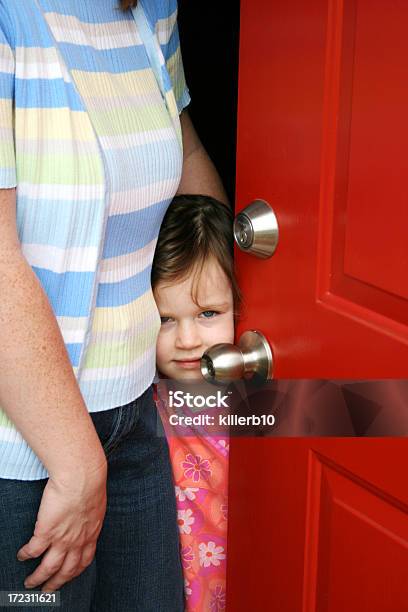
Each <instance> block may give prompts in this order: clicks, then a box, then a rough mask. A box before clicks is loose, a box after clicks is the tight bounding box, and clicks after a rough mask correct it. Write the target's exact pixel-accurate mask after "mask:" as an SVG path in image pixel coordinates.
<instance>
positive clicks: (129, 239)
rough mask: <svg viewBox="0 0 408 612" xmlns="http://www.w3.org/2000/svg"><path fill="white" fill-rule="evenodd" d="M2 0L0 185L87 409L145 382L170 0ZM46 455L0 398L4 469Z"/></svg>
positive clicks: (173, 175) (2, 473)
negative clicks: (12, 193)
mask: <svg viewBox="0 0 408 612" xmlns="http://www.w3.org/2000/svg"><path fill="white" fill-rule="evenodd" d="M118 5H119V3H118V1H117V0H12V1H7V0H6V1H1V0H0V188H11V187H15V186H16V187H17V224H18V231H19V237H20V240H21V244H22V249H23V252H24V255H25V257H26V258H27V260H28V262H29V263H30V265H31V266H32V268H33V270H34V272H35V273H36V275H37V277H38V278H39V280H40V282H41V284H42V286H43V288H44V290H45V292H46V293H47V296H48V298H49V300H50V303H51V305H52V308H53V310H54V313H55V315H56V317H57V320H58V323H59V326H60V329H61V332H62V335H63V338H64V341H65V344H66V347H67V350H68V353H69V357H70V360H71V363H72V366H73V368H74V371H75V374H76V376H77V379H78V382H79V385H80V389H81V391H82V394H83V396H84V399H85V402H86V404H87V407H88V409H89V410H90V411H99V410H107V409H109V408H113V407H116V406H120V405H123V404H126V403H128V402H131V401H132V400H133V399H135V398H136V397H138V396H139V395H140V394H141V393H142V392H143V391H144V390H145V389H146V388H147V387H148V386H149V385H150V383H151V382H152V380H153V377H154V372H155V344H156V337H157V333H158V330H159V326H160V318H159V315H158V312H157V308H156V305H155V302H154V299H153V295H152V291H151V286H150V271H151V263H152V259H153V253H154V248H155V244H156V239H157V235H158V232H159V228H160V224H161V221H162V218H163V216H164V213H165V211H166V209H167V206H168V204H169V202H170V200H171V198H172V197H173V195H174V194H175V192H176V190H177V186H178V183H179V181H180V176H181V168H182V147H181V131H180V121H179V117H178V115H179V112H181V110H182V109H183V108H184V107H185V106H186V105H187V104H188V102H189V95H188V91H187V88H186V84H185V79H184V73H183V66H182V61H181V55H180V49H179V38H178V30H177V22H176V17H177V4H176V0H139V2H138V7H137V9H136V10H135V11H133V13H132V11H127V12H125V13H124V12H122V11H120V10H119V6H118ZM47 475H48V474H47V471H46V469H45V467H44V466H43V465H42V464H41V462H40V461H39V459H38V458H37V457H36V456H35V454H34V453H33V451H32V450H31V449H30V448H29V447H28V445H27V444H26V442H25V441H24V439H23V438H22V436H21V435H20V433H19V432H18V431H17V430H16V429H15V428H14V426H13V424H12V423H11V422H10V420H9V419H8V418H7V417H6V415H5V413H4V412H2V411H1V410H0V477H3V478H17V479H21V480H35V479H39V478H45V477H46V476H47Z"/></svg>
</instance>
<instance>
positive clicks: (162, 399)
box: [156, 380, 228, 612]
mask: <svg viewBox="0 0 408 612" xmlns="http://www.w3.org/2000/svg"><path fill="white" fill-rule="evenodd" d="M167 399H168V396H167V389H166V381H165V380H161V381H160V382H159V384H158V388H157V392H156V403H157V407H158V410H159V413H160V415H161V417H162V421H163V424H164V428H165V431H166V434H167V438H168V442H169V448H170V457H171V462H172V466H173V474H174V481H175V488H176V500H177V514H178V525H179V531H180V551H181V560H182V564H183V569H184V591H185V597H186V607H185V610H187V611H188V612H207V611H208V612H221V611H224V610H225V608H226V599H225V591H226V563H227V492H228V491H227V489H228V437H227V436H218V435H217V436H209V435H202V434H203V432H202V431H201V432H199V431H197V428H191V429H190V430H189V433H190V434H191V435H188V436H186V435H183V436H177V431H176V429H175V428H171V426H170V425H169V422H168V418H167V416H168V403H167ZM200 433H201V435H200ZM204 433H205V432H204Z"/></svg>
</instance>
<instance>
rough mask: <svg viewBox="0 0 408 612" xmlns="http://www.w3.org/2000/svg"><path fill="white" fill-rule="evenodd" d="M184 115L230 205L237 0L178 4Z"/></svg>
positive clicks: (232, 196) (182, 0) (197, 0)
mask: <svg viewBox="0 0 408 612" xmlns="http://www.w3.org/2000/svg"><path fill="white" fill-rule="evenodd" d="M178 6H179V13H178V15H179V17H178V23H179V30H180V40H181V49H182V54H183V62H184V69H185V73H186V80H187V85H188V87H189V90H190V94H191V104H190V106H189V112H190V116H191V119H192V121H193V123H194V126H195V128H196V130H197V132H198V134H199V136H200V139H201V141H202V143H203V144H204V146H205V148H206V149H207V151H208V153H209V155H210V157H211V159H212V160H213V162H214V164H215V166H216V168H217V170H218V172H219V173H220V176H221V178H222V180H223V183H224V186H225V188H226V190H227V194H228V197H229V199H230V202H231V204H232V205H233V204H234V199H235V161H236V125H237V97H238V50H239V8H240V6H239V0H233V1H232V2H226V3H224V2H219V3H215V2H211V1H210V0H206V1H205V0H179V2H178Z"/></svg>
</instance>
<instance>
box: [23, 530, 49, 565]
mask: <svg viewBox="0 0 408 612" xmlns="http://www.w3.org/2000/svg"><path fill="white" fill-rule="evenodd" d="M50 543H51V541H50V540H49V539H48V538H44V537H42V536H38V535H33V536H32V537H31V539H30V540H29V541H28V542H27V544H24V546H22V547H21V548H20V550H19V551H18V553H17V559H18V560H19V561H26V560H27V559H35V558H36V557H39V556H40V555H42V554H43V552H44V551H46V550H47V548H48V547H49V545H50Z"/></svg>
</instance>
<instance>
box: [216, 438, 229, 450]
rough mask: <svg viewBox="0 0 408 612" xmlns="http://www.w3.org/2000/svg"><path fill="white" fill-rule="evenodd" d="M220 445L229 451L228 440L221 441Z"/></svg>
mask: <svg viewBox="0 0 408 612" xmlns="http://www.w3.org/2000/svg"><path fill="white" fill-rule="evenodd" d="M218 444H219V445H220V446H222V447H223V448H225V450H229V444H228V442H227V441H226V440H219V442H218Z"/></svg>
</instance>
